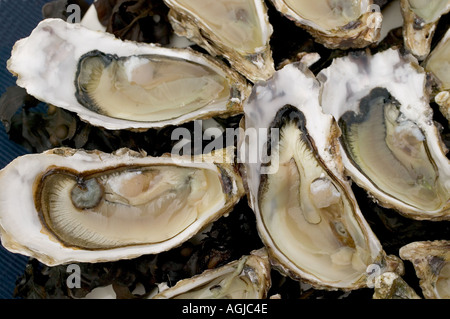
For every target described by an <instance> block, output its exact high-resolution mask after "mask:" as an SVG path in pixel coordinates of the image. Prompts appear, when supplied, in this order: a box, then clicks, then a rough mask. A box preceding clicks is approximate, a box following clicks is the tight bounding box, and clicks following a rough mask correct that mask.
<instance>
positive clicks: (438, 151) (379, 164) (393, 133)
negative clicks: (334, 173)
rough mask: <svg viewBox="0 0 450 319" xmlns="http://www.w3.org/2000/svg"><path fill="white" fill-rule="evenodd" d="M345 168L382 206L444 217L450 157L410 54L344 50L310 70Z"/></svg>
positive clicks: (448, 210) (449, 215)
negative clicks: (336, 128)
mask: <svg viewBox="0 0 450 319" xmlns="http://www.w3.org/2000/svg"><path fill="white" fill-rule="evenodd" d="M318 79H319V81H321V83H322V95H321V101H322V108H323V110H324V112H325V113H328V114H331V115H333V116H334V118H335V119H336V121H337V122H338V124H339V126H340V128H341V130H342V136H341V138H340V140H339V141H340V145H341V153H342V158H343V163H344V166H345V169H346V171H347V173H348V174H349V175H350V176H351V178H352V179H353V180H354V181H355V182H356V183H358V184H359V185H360V186H361V187H363V188H365V189H366V191H367V192H368V193H369V194H370V195H371V196H373V197H374V199H375V200H376V201H377V202H378V203H379V204H381V205H382V206H385V207H389V208H394V209H396V210H397V211H399V212H400V213H402V214H404V215H405V216H407V217H410V218H414V219H427V220H443V219H447V220H448V219H450V165H449V160H448V159H447V157H446V156H445V146H444V145H443V143H442V141H441V138H440V134H439V131H438V128H437V127H436V125H435V124H434V122H433V111H432V109H431V107H430V105H429V98H430V97H429V91H428V88H427V75H426V73H425V71H424V70H423V69H422V68H421V67H420V66H419V65H418V64H417V60H416V59H415V58H414V57H413V56H412V55H409V54H408V55H405V56H403V55H401V54H400V52H399V51H397V50H393V49H389V50H386V51H384V52H380V53H377V54H375V55H373V56H370V55H366V54H364V53H361V54H350V55H348V56H346V57H343V58H338V59H335V60H334V61H333V63H332V64H331V66H330V67H328V68H326V69H324V70H322V71H321V72H320V73H319V75H318Z"/></svg>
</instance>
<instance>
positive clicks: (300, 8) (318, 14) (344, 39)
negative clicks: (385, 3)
mask: <svg viewBox="0 0 450 319" xmlns="http://www.w3.org/2000/svg"><path fill="white" fill-rule="evenodd" d="M271 2H272V3H273V5H274V6H275V8H276V9H277V10H278V11H279V12H281V13H282V14H283V15H285V16H287V17H288V18H289V19H291V20H293V21H294V22H295V23H296V24H297V25H299V26H300V27H302V28H304V29H306V30H307V31H308V32H309V33H310V34H311V35H312V36H313V37H314V38H315V40H316V41H317V42H319V43H321V44H323V45H324V46H326V47H327V48H330V49H348V48H362V47H366V46H368V45H369V44H372V43H375V42H377V41H378V39H379V37H380V30H381V22H382V15H381V13H380V10H379V7H378V6H375V5H374V4H373V1H372V0H353V1H347V0H315V1H311V0H271ZM377 9H378V10H377Z"/></svg>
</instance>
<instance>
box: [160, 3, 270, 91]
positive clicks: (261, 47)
mask: <svg viewBox="0 0 450 319" xmlns="http://www.w3.org/2000/svg"><path fill="white" fill-rule="evenodd" d="M164 2H165V3H166V4H167V6H169V7H170V8H171V10H170V12H169V20H170V22H171V24H172V27H173V29H174V30H175V32H176V33H177V34H178V35H179V36H185V37H187V38H189V39H190V40H191V41H193V42H195V43H197V44H198V45H200V46H202V47H203V48H205V49H206V50H207V51H208V52H209V53H210V54H212V55H214V56H216V55H219V56H224V57H225V58H226V59H227V60H228V61H229V62H230V64H231V66H232V67H233V68H234V69H235V70H237V71H239V72H240V73H241V74H243V75H244V76H245V77H247V78H248V79H249V80H250V81H253V82H255V81H258V80H266V79H267V78H269V77H270V76H271V75H272V74H273V72H275V68H274V62H273V58H272V51H271V48H270V44H269V40H270V37H271V35H272V32H273V28H272V25H271V24H270V23H269V18H268V15H267V8H266V5H265V4H264V1H263V0H232V1H229V0H214V1H204V0H164Z"/></svg>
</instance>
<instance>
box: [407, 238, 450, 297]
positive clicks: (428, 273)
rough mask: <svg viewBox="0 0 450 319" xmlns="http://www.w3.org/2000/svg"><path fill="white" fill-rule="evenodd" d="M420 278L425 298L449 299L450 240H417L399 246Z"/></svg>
mask: <svg viewBox="0 0 450 319" xmlns="http://www.w3.org/2000/svg"><path fill="white" fill-rule="evenodd" d="M400 257H401V258H402V259H404V260H409V261H410V262H411V263H412V264H413V266H414V269H415V270H416V275H417V277H418V278H419V279H420V282H419V284H420V287H421V288H422V292H423V295H424V297H425V298H426V299H450V241H448V240H436V241H418V242H412V243H410V244H408V245H405V246H403V247H402V248H400Z"/></svg>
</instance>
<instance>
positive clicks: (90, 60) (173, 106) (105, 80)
mask: <svg viewBox="0 0 450 319" xmlns="http://www.w3.org/2000/svg"><path fill="white" fill-rule="evenodd" d="M7 67H8V69H9V71H10V72H11V73H13V74H14V75H16V76H17V77H18V79H17V84H18V85H19V86H22V87H24V88H25V89H26V90H27V92H28V93H29V94H31V95H33V96H34V97H36V98H37V99H39V100H41V101H44V102H47V103H49V104H53V105H55V106H58V107H61V108H64V109H66V110H69V111H72V112H75V113H77V114H78V115H79V116H80V118H81V119H83V120H84V121H87V122H89V123H90V124H92V125H96V126H101V127H104V128H107V129H148V128H159V127H163V126H166V125H177V124H180V123H184V122H187V121H191V120H194V119H203V118H210V117H213V116H223V117H227V116H230V115H235V114H238V113H241V112H242V103H243V101H244V100H245V98H246V97H247V96H248V94H249V92H250V87H249V85H248V83H247V81H246V80H245V79H244V78H243V77H241V76H240V75H239V74H238V73H237V72H235V71H233V70H231V69H230V68H228V67H227V66H226V65H225V64H224V63H222V62H220V61H218V60H215V59H213V58H212V57H209V56H207V55H204V54H200V53H198V52H195V51H193V50H191V49H188V48H187V49H174V48H163V47H159V46H157V45H152V44H143V43H135V42H131V41H122V40H119V39H117V38H115V37H114V36H113V35H112V34H108V33H104V32H97V31H92V30H89V29H87V28H85V27H83V26H81V25H79V24H71V23H67V22H64V21H63V20H60V19H46V20H43V21H42V22H41V23H40V24H39V25H38V26H37V27H36V28H35V29H34V30H33V32H32V33H31V35H30V36H29V37H28V38H25V39H22V40H19V41H18V42H17V43H16V44H15V45H14V48H13V51H12V55H11V58H10V59H9V60H8V65H7Z"/></svg>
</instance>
